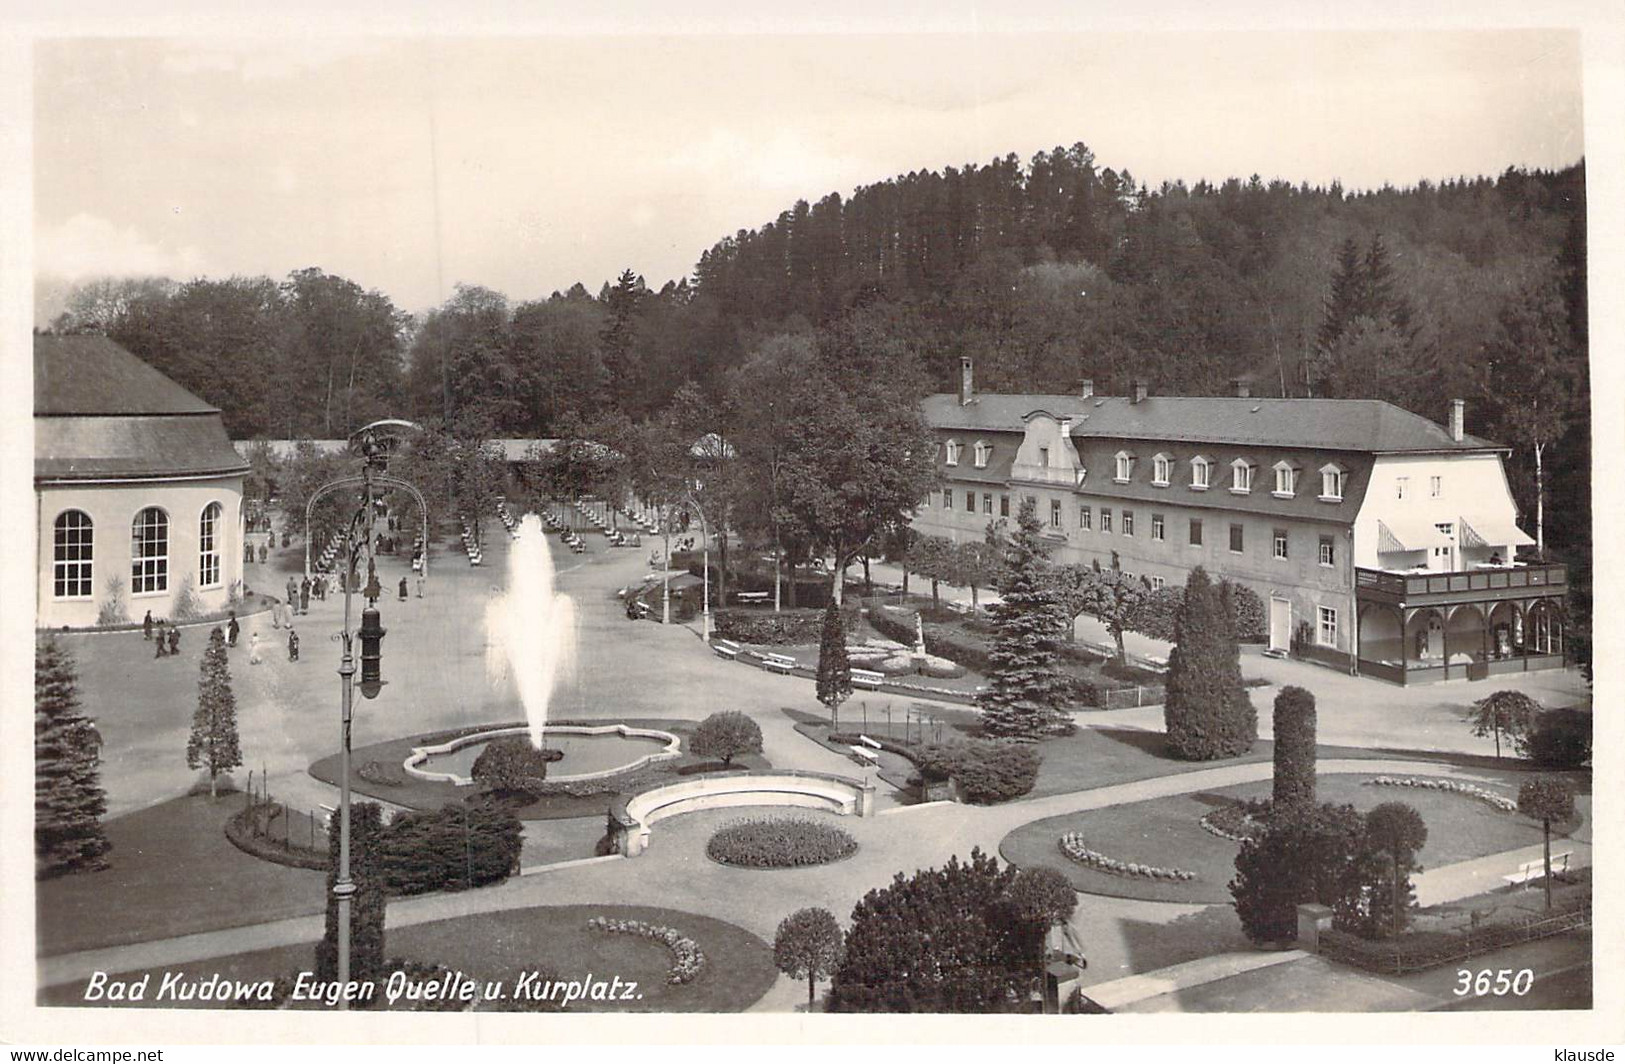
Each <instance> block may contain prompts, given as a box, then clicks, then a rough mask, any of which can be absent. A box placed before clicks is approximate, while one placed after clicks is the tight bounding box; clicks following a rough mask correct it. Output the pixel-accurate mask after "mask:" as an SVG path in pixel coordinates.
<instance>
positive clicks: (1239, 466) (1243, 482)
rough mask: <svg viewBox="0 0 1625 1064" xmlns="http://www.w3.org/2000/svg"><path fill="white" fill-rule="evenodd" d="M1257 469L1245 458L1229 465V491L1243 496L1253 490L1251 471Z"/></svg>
mask: <svg viewBox="0 0 1625 1064" xmlns="http://www.w3.org/2000/svg"><path fill="white" fill-rule="evenodd" d="M1255 468H1257V467H1256V466H1254V465H1253V464H1252V463H1251V462H1249V461H1247V459H1245V458H1238V459H1236V460H1235V461H1234V462H1231V463H1230V490H1231V491H1233V492H1235V493H1236V494H1238V495H1245V494H1247V493H1248V492H1250V491H1252V490H1253V470H1254V469H1255Z"/></svg>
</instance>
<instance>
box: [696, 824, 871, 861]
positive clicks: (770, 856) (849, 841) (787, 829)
mask: <svg viewBox="0 0 1625 1064" xmlns="http://www.w3.org/2000/svg"><path fill="white" fill-rule="evenodd" d="M857 851H858V843H857V840H855V839H854V838H852V836H851V835H848V834H847V833H846V832H845V831H842V830H841V829H840V828H838V827H836V826H835V825H834V824H826V823H824V822H822V821H818V820H808V819H805V818H802V817H764V818H760V819H754V820H741V821H738V822H736V823H733V824H727V825H725V826H723V827H722V828H720V829H719V830H718V831H717V833H716V834H715V835H712V836H711V841H710V842H708V843H706V846H705V854H706V856H707V857H709V858H711V860H713V861H716V862H717V863H718V864H725V865H738V866H740V867H743V868H802V867H806V866H808V865H821V864H830V863H831V862H833V861H839V860H843V859H844V858H847V857H850V856H852V855H853V854H854V853H856V852H857Z"/></svg>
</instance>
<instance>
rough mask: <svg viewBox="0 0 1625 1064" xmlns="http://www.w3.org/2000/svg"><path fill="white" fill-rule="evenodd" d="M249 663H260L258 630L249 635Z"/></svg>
mask: <svg viewBox="0 0 1625 1064" xmlns="http://www.w3.org/2000/svg"><path fill="white" fill-rule="evenodd" d="M248 663H249V664H250V665H258V664H259V663H260V634H259V633H258V632H255V633H253V634H252V635H250V636H249V637H248Z"/></svg>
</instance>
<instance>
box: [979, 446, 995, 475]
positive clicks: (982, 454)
mask: <svg viewBox="0 0 1625 1064" xmlns="http://www.w3.org/2000/svg"><path fill="white" fill-rule="evenodd" d="M992 453H993V448H992V447H990V446H988V444H987V441H985V440H977V441H976V468H977V469H986V468H987V459H988V456H989V455H991V454H992Z"/></svg>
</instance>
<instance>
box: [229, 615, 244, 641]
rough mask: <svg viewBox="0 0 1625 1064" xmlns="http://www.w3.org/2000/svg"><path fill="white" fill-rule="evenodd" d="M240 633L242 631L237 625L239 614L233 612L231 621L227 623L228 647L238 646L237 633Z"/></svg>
mask: <svg viewBox="0 0 1625 1064" xmlns="http://www.w3.org/2000/svg"><path fill="white" fill-rule="evenodd" d="M240 631H242V629H241V628H240V627H239V626H238V624H237V612H236V611H235V610H233V611H232V614H231V620H229V621H227V622H226V646H228V647H234V646H236V645H237V633H238V632H240Z"/></svg>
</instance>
